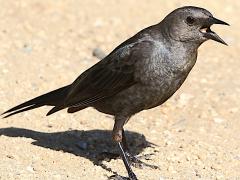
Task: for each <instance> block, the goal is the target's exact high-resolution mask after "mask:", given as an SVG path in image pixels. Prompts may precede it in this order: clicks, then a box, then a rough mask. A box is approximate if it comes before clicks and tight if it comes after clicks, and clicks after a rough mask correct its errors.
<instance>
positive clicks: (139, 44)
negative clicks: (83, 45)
mask: <svg viewBox="0 0 240 180" xmlns="http://www.w3.org/2000/svg"><path fill="white" fill-rule="evenodd" d="M213 24H223V25H228V24H227V23H226V22H224V21H221V20H219V19H216V18H214V17H213V15H212V14H211V13H210V12H209V11H207V10H206V9H203V8H199V7H192V6H187V7H181V8H178V9H176V10H174V11H173V12H171V13H170V14H168V15H167V16H166V17H165V18H164V19H163V20H162V21H161V22H160V23H158V24H156V25H153V26H150V27H147V28H145V29H143V30H141V31H140V32H138V33H137V34H136V35H134V36H132V37H131V38H129V39H128V40H126V41H124V42H123V43H122V44H120V45H119V46H118V47H116V48H115V49H114V50H113V51H112V52H111V53H110V54H109V55H107V56H106V57H105V58H103V59H102V60H101V61H99V62H98V63H97V64H95V65H94V66H92V67H91V68H89V69H88V70H86V71H85V72H83V73H82V74H81V75H80V76H79V77H78V78H77V79H76V80H75V81H74V82H73V83H72V84H70V85H68V86H65V87H62V88H59V89H57V90H54V91H51V92H49V93H46V94H44V95H41V96H39V97H36V98H34V99H32V100H29V101H27V102H25V103H22V104H20V105H18V106H16V107H13V108H11V109H10V110H8V111H6V112H4V113H3V114H5V115H6V116H5V117H9V116H12V115H14V114H17V113H20V112H23V111H27V110H31V109H34V108H38V107H41V106H44V105H49V106H54V107H53V108H52V109H51V110H50V111H49V112H48V113H47V115H50V114H52V113H55V112H57V111H59V110H62V109H65V108H68V110H67V111H68V113H74V112H76V111H79V110H83V109H85V108H87V107H93V108H95V109H97V110H98V111H100V112H102V113H106V114H110V115H113V116H114V117H115V124H114V127H113V133H112V137H113V140H114V141H115V142H116V143H117V144H118V147H119V149H120V155H121V157H122V159H123V162H124V164H125V167H126V169H127V172H128V176H129V178H130V179H132V180H136V179H137V177H136V175H135V174H134V173H133V171H132V169H131V167H130V163H129V159H131V158H130V157H131V156H130V155H129V153H128V152H126V151H127V145H126V141H125V136H124V130H123V126H124V124H125V123H127V121H128V120H129V118H130V117H131V116H133V115H134V114H136V113H138V112H140V111H142V110H146V109H150V108H153V107H156V106H159V105H161V104H162V103H164V102H165V101H166V100H167V99H168V98H170V97H171V96H172V95H173V94H174V93H175V92H176V91H177V89H178V88H179V87H180V86H181V85H182V83H183V82H184V81H185V79H186V77H187V76H188V74H189V72H190V71H191V69H192V68H193V66H194V64H195V62H196V60H197V50H198V47H199V46H200V45H201V44H202V43H203V42H205V41H207V40H209V39H212V40H214V41H217V42H220V43H222V44H225V45H227V44H226V43H225V42H224V41H223V40H222V39H221V38H220V37H219V36H218V35H217V34H216V33H215V32H213V31H212V30H211V29H210V27H211V25H213Z"/></svg>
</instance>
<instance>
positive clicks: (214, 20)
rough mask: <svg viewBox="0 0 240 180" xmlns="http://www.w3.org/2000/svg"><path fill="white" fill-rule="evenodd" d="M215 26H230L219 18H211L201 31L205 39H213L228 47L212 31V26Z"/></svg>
mask: <svg viewBox="0 0 240 180" xmlns="http://www.w3.org/2000/svg"><path fill="white" fill-rule="evenodd" d="M213 24H222V25H227V26H229V24H228V23H226V22H224V21H222V20H219V19H217V18H214V17H210V18H209V19H208V22H207V24H206V25H205V26H203V27H202V28H201V29H200V31H201V32H202V33H203V34H204V37H206V38H207V39H212V40H214V41H217V42H219V43H222V44H224V45H227V43H226V42H224V41H223V40H222V39H221V38H220V37H219V36H218V35H217V34H216V33H215V32H213V31H212V30H211V29H210V26H211V25H213Z"/></svg>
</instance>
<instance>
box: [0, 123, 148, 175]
mask: <svg viewBox="0 0 240 180" xmlns="http://www.w3.org/2000/svg"><path fill="white" fill-rule="evenodd" d="M111 133H112V132H111V131H109V130H89V131H79V130H69V131H63V132H52V133H46V132H38V131H33V130H30V129H24V128H16V127H9V128H0V136H1V135H4V136H8V137H25V138H31V139H33V140H34V141H33V142H32V144H33V145H37V146H41V147H44V148H50V149H52V150H55V151H63V152H68V153H72V154H74V155H76V156H81V157H84V158H87V159H89V160H90V161H92V162H93V163H94V164H97V165H102V164H101V163H99V161H102V160H103V159H104V158H105V157H102V156H99V154H105V153H102V152H111V153H118V149H117V146H116V144H115V143H113V141H112V138H111V137H112V134H111ZM125 134H126V137H127V140H128V145H129V149H131V153H132V154H133V155H137V154H139V153H141V152H142V151H143V150H144V149H145V148H146V147H150V146H152V143H150V142H148V141H147V140H146V138H145V136H144V135H142V134H139V133H137V132H132V131H125ZM99 157H100V158H99ZM102 167H103V166H102ZM103 168H104V169H106V170H109V168H106V166H104V167H103ZM109 171H111V170H109Z"/></svg>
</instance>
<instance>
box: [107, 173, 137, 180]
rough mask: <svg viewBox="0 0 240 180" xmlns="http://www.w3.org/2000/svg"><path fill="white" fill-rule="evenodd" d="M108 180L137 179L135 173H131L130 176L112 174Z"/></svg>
mask: <svg viewBox="0 0 240 180" xmlns="http://www.w3.org/2000/svg"><path fill="white" fill-rule="evenodd" d="M108 180H138V179H137V177H136V175H135V174H132V175H131V177H124V176H120V175H118V174H115V175H112V176H110V177H109V178H108Z"/></svg>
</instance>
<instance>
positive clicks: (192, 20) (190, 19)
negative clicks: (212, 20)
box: [186, 16, 195, 25]
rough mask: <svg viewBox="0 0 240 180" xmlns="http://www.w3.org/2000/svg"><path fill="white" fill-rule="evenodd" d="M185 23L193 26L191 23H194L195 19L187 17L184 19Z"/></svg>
mask: <svg viewBox="0 0 240 180" xmlns="http://www.w3.org/2000/svg"><path fill="white" fill-rule="evenodd" d="M186 22H187V23H188V24H189V25H193V23H194V22H195V19H194V18H193V17H191V16H188V17H187V19H186Z"/></svg>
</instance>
